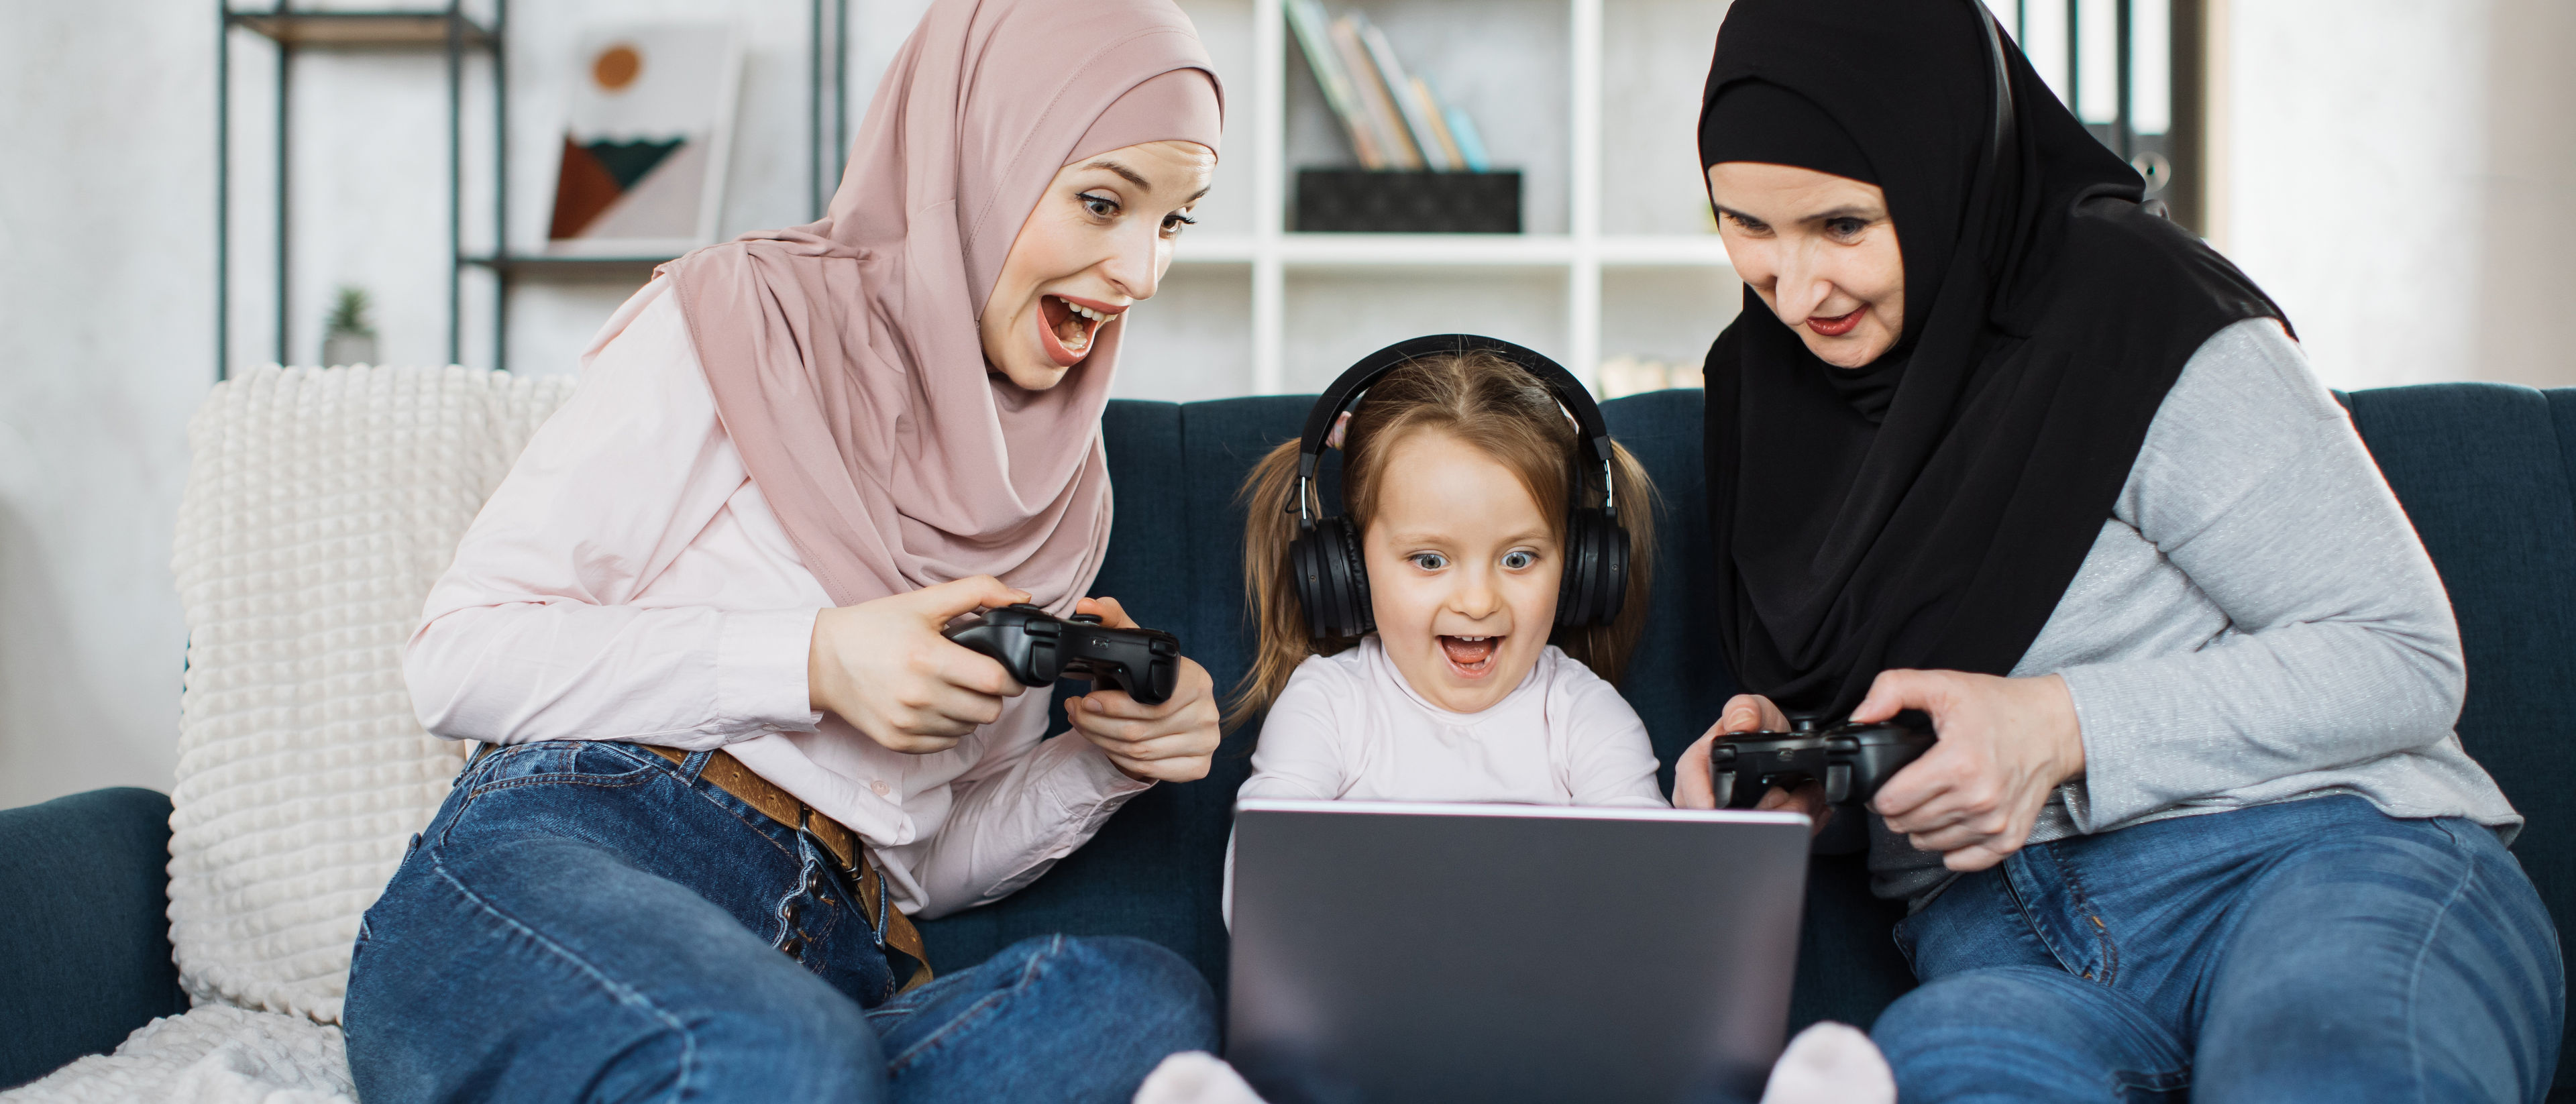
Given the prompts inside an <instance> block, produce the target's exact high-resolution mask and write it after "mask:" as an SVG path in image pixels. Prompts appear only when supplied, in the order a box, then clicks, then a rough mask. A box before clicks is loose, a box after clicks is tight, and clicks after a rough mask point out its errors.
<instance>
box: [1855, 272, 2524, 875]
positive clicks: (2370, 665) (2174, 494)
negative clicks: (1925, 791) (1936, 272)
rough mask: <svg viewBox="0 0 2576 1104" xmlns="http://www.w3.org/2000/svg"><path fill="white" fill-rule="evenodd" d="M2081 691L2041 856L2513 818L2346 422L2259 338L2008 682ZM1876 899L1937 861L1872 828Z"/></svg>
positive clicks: (2158, 445) (2436, 614)
mask: <svg viewBox="0 0 2576 1104" xmlns="http://www.w3.org/2000/svg"><path fill="white" fill-rule="evenodd" d="M2052 672H2053V673H2055V674H2058V675H2061V676H2063V677H2064V678H2065V680H2066V687H2067V690H2068V691H2069V692H2070V693H2071V694H2072V695H2073V697H2074V699H2075V712H2076V715H2077V716H2078V718H2079V719H2080V720H2081V722H2082V724H2083V728H2084V761H2085V770H2084V775H2083V777H2081V778H2079V779H2077V780H2075V781H2073V782H2069V783H2067V784H2066V785H2064V786H2061V787H2059V788H2058V791H2057V793H2056V795H2055V796H2054V797H2052V798H2051V799H2050V801H2049V803H2048V807H2047V808H2046V809H2044V810H2043V811H2042V812H2041V813H2040V817H2039V823H2038V826H2037V827H2036V828H2035V829H2034V830H2033V831H2032V832H2031V836H2030V838H2031V841H2032V842H2034V843H2037V842H2044V841H2047V840H2053V839H2062V838H2064V837H2067V836H2072V835H2078V834H2085V833H2097V832H2108V831H2113V830H2115V829H2119V828H2125V827H2128V826H2130V825H2132V824H2142V823H2145V822H2147V821H2151V820H2161V819H2164V818H2166V817H2176V816H2189V815H2192V814H2196V813H2215V812H2222V811H2225V810H2228V809H2238V808H2244V807H2246V806H2250V805H2264V804H2270V803H2273V802H2279V801H2294V800H2297V799H2300V798H2306V797H2318V796H2322V795H2325V794H2337V793H2347V794H2358V795H2360V796H2362V797H2364V798H2367V799H2369V800H2370V802H2371V803H2372V804H2374V805H2377V806H2378V807H2379V808H2380V809H2381V810H2382V811H2383V812H2386V813H2387V814H2389V815H2390V816H2397V817H2438V816H2464V817H2468V818H2470V819H2472V820H2475V821H2477V822H2479V823H2481V824H2485V825H2489V826H2491V827H2494V828H2496V829H2497V830H2499V831H2500V832H2501V833H2503V834H2504V835H2505V837H2506V838H2507V839H2508V840H2510V839H2511V837H2512V834H2513V832H2514V830H2515V829H2517V828H2518V827H2520V825H2521V824H2522V818H2521V817H2520V816H2519V815H2517V814H2516V813H2515V812H2514V811H2513V806H2511V805H2510V804H2507V803H2506V801H2505V799H2504V794H2503V793H2502V792H2501V791H2499V790H2497V789H2496V785H2495V782H2494V780H2492V779H2490V778H2488V777H2487V774H2486V771H2484V770H2482V769H2480V768H2479V766H2478V765H2477V764H2476V763H2475V762H2473V761H2471V760H2470V759H2469V757H2468V754H2467V753H2466V752H2465V751H2463V750H2461V747H2460V738H2459V736H2458V735H2457V734H2455V733H2453V732H2452V730H2451V725H2452V723H2453V722H2454V721H2456V720H2457V719H2458V718H2459V715H2460V698H2461V694H2462V691H2463V687H2464V682H2465V679H2464V674H2463V668H2462V664H2461V659H2460V633H2459V627H2458V625H2457V623H2456V622H2454V621H2453V620H2452V618H2451V603H2450V599H2449V597H2448V596H2447V595H2445V594H2444V593H2443V591H2442V580H2441V578H2440V577H2439V576H2437V575H2435V574H2434V573H2433V561H2432V560H2431V559H2430V558H2429V557H2427V556H2426V555H2425V553H2424V545H2423V542H2421V541H2419V540H2417V539H2416V537H2415V530H2414V528H2413V527H2412V526H2411V525H2409V524H2408V522H2407V520H2406V515H2405V513H2404V512H2403V511H2401V510H2400V509H2399V508H2398V505H2397V498H2396V496H2395V495H2394V494H2392V493H2390V491H2389V489H2388V484H2387V482H2386V481H2385V480H2383V479H2381V478H2380V475H2379V468H2378V466H2377V465H2376V464H2374V463H2373V462H2372V461H2371V458H2370V454H2369V452H2368V451H2366V450H2365V449H2364V448H2363V447H2362V443H2361V438H2360V436H2359V435H2358V434H2356V433H2355V432H2354V431H2353V427H2352V421H2351V419H2350V418H2348V417H2346V416H2345V414H2344V410H2343V407H2341V406H2340V405H2338V404H2337V403H2336V402H2335V401H2334V396H2332V395H2330V394H2328V393H2327V392H2326V389H2325V388H2324V387H2323V386H2322V385H2320V384H2319V383H2318V382H2317V380H2316V377H2315V376H2314V375H2312V374H2310V372H2309V371H2308V365H2307V358H2306V357H2305V355H2303V354H2302V353H2301V352H2300V350H2299V346H2298V345H2297V343H2295V342H2293V341H2291V340H2290V339H2289V338H2288V337H2287V336H2286V335H2284V334H2283V333H2282V332H2281V329H2280V327H2279V326H2278V325H2277V324H2275V323H2273V322H2272V321H2270V320H2268V319H2253V320H2248V321H2245V322H2239V323H2237V324H2235V325H2233V326H2230V327H2228V328H2226V329H2224V330H2220V331H2219V332H2218V333H2217V334H2216V335H2214V336H2212V337H2211V338H2210V339H2209V341H2208V342H2207V343H2206V344H2203V345H2202V346H2201V347H2200V350H2199V351H2198V352H2196V353H2193V354H2192V358H2191V360H2190V362H2189V363H2187V364H2185V365H2184V366H2183V371H2182V376H2181V378H2179V379H2177V380H2176V381H2175V382H2174V386H2173V390H2172V391H2171V392H2170V393H2168V394H2167V395H2166V396H2165V401H2164V405H2163V406H2162V407H2160V408H2158V409H2157V411H2156V418H2155V422H2154V424H2153V425H2152V426H2150V427H2149V429H2148V430H2147V439H2146V444H2145V445H2144V447H2142V448H2140V449H2139V450H2138V460H2137V463H2136V465H2135V466H2133V467H2132V468H2131V469H2130V470H2129V480H2128V483H2127V484H2126V485H2125V486H2123V487H2122V488H2121V489H2120V497H2119V500H2118V501H2117V502H2116V503H2114V504H2113V505H2112V508H2111V517H2110V519H2109V520H2106V521H2104V522H2103V523H2102V535H2101V536H2100V537H2099V538H2097V539H2096V540H2095V541H2094V542H2093V551H2092V552H2091V553H2090V554H2088V555H2087V556H2086V557H2085V560H2084V566H2083V567H2082V568H2081V569H2080V570H2078V571H2077V572H2076V575H2075V581H2074V582H2073V583H2071V584H2069V585H2068V586H2067V588H2066V595H2065V597H2063V598H2060V599H2059V600H2058V603H2057V609H2056V611H2055V612H2054V613H2052V614H2050V615H2049V619H2048V624H2047V625H2046V626H2045V627H2044V628H2042V629H2041V630H2040V633H2039V637H2038V639H2036V640H2033V641H2032V642H2031V645H2030V650H2029V651H2028V652H2026V653H2024V654H2023V656H2022V659H2021V664H2020V666H2018V667H2015V668H2014V669H2013V671H2012V673H2013V674H2014V675H2015V676H2036V675H2045V674H2050V673H2052ZM1870 823H1871V829H1872V840H1871V847H1870V870H1871V871H1872V872H1873V875H1874V877H1873V888H1874V889H1875V890H1876V892H1877V893H1878V894H1879V895H1880V896H1882V897H1891V898H1904V899H1906V900H1908V901H1909V902H1911V904H1912V905H1913V906H1914V907H1917V908H1919V907H1921V906H1922V904H1923V903H1924V902H1925V901H1927V900H1930V899H1931V897H1932V895H1933V894H1935V893H1938V892H1939V891H1940V890H1941V888H1942V887H1943V886H1945V885H1947V884H1949V881H1950V878H1951V877H1952V875H1950V874H1949V873H1948V872H1947V871H1945V870H1944V869H1943V868H1942V867H1941V862H1940V858H1939V856H1936V855H1928V854H1925V853H1923V852H1920V851H1916V850H1914V848H1913V847H1912V846H1910V845H1909V844H1907V843H1906V841H1905V838H1904V837H1903V836H1900V835H1896V834H1894V833H1891V832H1889V831H1888V830H1887V829H1886V826H1885V825H1883V824H1881V823H1880V822H1879V820H1878V818H1877V817H1875V816H1873V817H1871V818H1870Z"/></svg>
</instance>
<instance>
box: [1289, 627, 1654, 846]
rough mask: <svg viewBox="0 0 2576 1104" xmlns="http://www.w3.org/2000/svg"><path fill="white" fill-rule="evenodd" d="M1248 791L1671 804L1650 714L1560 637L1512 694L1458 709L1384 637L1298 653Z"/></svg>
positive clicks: (1343, 796)
mask: <svg viewBox="0 0 2576 1104" xmlns="http://www.w3.org/2000/svg"><path fill="white" fill-rule="evenodd" d="M1238 796H1240V797H1291V798H1309V799H1316V800H1326V801H1338V800H1354V801H1487V802H1509V803H1515V804H1524V805H1622V806H1635V807H1646V808H1663V807H1664V806H1665V801H1664V792H1663V789H1662V787H1660V786H1658V785H1656V783H1655V749H1654V745H1653V744H1651V743H1649V742H1648V741H1647V739H1646V723H1645V722H1644V721H1642V720H1639V719H1638V717H1637V711H1636V710H1635V709H1634V708H1632V707H1630V706H1629V704H1628V700H1627V699H1626V698H1622V697H1620V696H1619V691H1618V690H1616V689H1614V688H1612V687H1611V685H1610V683H1609V682H1608V681H1606V680H1604V679H1603V678H1602V677H1601V676H1599V675H1596V674H1593V673H1592V669H1591V668H1589V667H1586V666H1584V665H1583V664H1581V663H1578V662H1576V661H1575V660H1574V659H1573V657H1571V656H1568V655H1566V654H1565V653H1564V652H1562V651H1559V650H1557V648H1556V647H1555V646H1554V645H1550V646H1548V648H1547V649H1546V650H1545V651H1543V652H1540V653H1539V657H1538V663H1537V664H1536V665H1534V666H1532V667H1531V668H1530V673H1529V674H1528V676H1527V677H1525V678H1523V679H1522V680H1521V684H1520V686H1519V687H1517V688H1515V689H1514V690H1513V691H1512V692H1511V693H1510V694H1507V695H1505V696H1504V697H1503V700H1501V701H1498V702H1495V703H1494V704H1493V705H1491V706H1488V707H1486V708H1485V709H1484V710H1483V711H1482V712H1477V713H1455V712H1451V711H1449V710H1446V709H1442V708H1440V707H1439V706H1436V705H1433V704H1431V703H1430V702H1429V701H1428V700H1425V699H1424V698H1423V697H1422V695H1420V694H1418V693H1415V692H1414V690H1413V687H1412V686H1410V685H1408V684H1407V683H1406V682H1405V681H1404V675H1403V674H1402V673H1401V672H1399V671H1397V670H1396V669H1395V662H1394V661H1393V660H1391V659H1388V658H1387V655H1386V646H1385V645H1383V644H1381V643H1379V642H1378V638H1377V637H1375V636H1370V637H1368V638H1367V639H1365V640H1362V641H1361V642H1360V645H1359V646H1358V647H1356V648H1351V649H1349V650H1346V651H1343V652H1341V653H1339V654H1337V655H1330V656H1310V657H1308V658H1307V659H1306V661H1305V662H1304V663H1300V664H1298V665H1297V670H1296V672H1295V673H1293V674H1291V675H1289V676H1288V685H1287V686H1285V687H1283V688H1282V689H1281V690H1280V691H1279V700H1277V701H1275V702H1273V703H1271V706H1270V712H1269V714H1268V716H1267V717H1265V718H1264V719H1263V720H1262V722H1261V742H1260V745H1259V746H1258V747H1257V748H1255V749H1254V751H1253V753H1252V777H1251V778H1249V779H1246V780H1245V781H1244V783H1243V789H1242V790H1240V791H1238Z"/></svg>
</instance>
